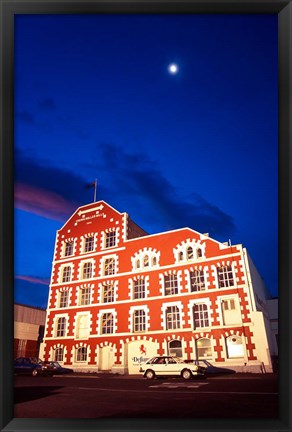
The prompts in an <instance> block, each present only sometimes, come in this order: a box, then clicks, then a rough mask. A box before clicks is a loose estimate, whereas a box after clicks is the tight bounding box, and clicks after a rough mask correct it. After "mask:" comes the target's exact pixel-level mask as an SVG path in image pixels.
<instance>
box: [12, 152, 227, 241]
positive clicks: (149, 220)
mask: <svg viewBox="0 0 292 432" xmlns="http://www.w3.org/2000/svg"><path fill="white" fill-rule="evenodd" d="M95 160H98V163H94V164H92V165H91V166H90V167H89V169H88V172H99V174H100V176H101V177H102V181H101V182H99V181H98V183H99V186H98V195H97V199H104V200H105V201H108V202H109V204H111V205H113V206H114V207H116V208H117V209H118V210H119V211H126V212H128V213H129V214H130V216H131V217H132V218H133V219H134V220H135V222H137V223H138V224H140V225H141V226H142V227H143V228H144V229H145V230H148V232H158V231H164V230H171V229H177V228H182V227H190V228H193V229H195V230H197V231H200V232H208V233H210V235H212V236H214V238H217V239H219V237H224V239H225V237H226V238H229V237H230V235H231V234H232V233H233V232H234V230H235V224H234V221H233V218H232V217H231V216H230V215H228V214H226V213H225V212H224V211H223V210H222V209H220V208H219V207H218V206H215V205H214V204H212V203H211V202H209V201H208V200H207V199H206V198H205V197H203V196H201V195H200V194H199V193H197V192H196V191H194V192H193V193H192V194H191V195H189V196H183V195H182V194H181V192H180V190H179V189H178V188H177V187H176V185H174V184H172V182H170V180H168V179H167V178H166V176H165V175H164V174H163V173H162V171H161V170H160V169H159V167H158V166H157V164H156V163H155V162H154V161H153V160H151V159H150V158H149V157H148V156H147V155H145V154H142V153H139V152H136V153H128V152H126V151H125V150H124V149H123V148H122V147H120V146H117V145H114V144H105V145H102V146H98V148H97V149H96V157H95ZM16 164H17V168H18V169H17V170H16V187H15V205H16V207H18V208H20V209H23V210H26V211H30V212H32V213H35V214H38V215H41V216H44V217H47V218H51V219H55V220H59V221H62V222H64V221H65V220H66V219H67V218H68V217H69V216H70V215H71V214H72V213H73V212H74V211H75V210H76V209H77V207H79V206H80V205H84V204H86V203H87V202H90V200H91V191H90V190H86V189H85V188H84V186H85V184H86V182H87V181H91V180H92V179H88V178H87V179H86V180H85V179H84V178H82V177H81V176H79V175H76V174H75V172H72V171H68V170H63V169H61V168H59V167H54V166H51V165H48V164H46V163H45V161H39V160H36V159H34V158H33V157H29V156H26V155H23V154H22V153H21V152H17V156H16ZM75 166H76V162H75ZM98 180H99V179H98Z"/></svg>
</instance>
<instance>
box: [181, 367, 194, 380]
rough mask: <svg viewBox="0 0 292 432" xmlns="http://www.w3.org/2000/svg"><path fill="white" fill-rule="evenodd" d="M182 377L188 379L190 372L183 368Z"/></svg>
mask: <svg viewBox="0 0 292 432" xmlns="http://www.w3.org/2000/svg"><path fill="white" fill-rule="evenodd" d="M181 375H182V377H183V379H185V380H189V379H191V377H192V372H191V371H190V370H189V369H184V370H183V371H182V373H181Z"/></svg>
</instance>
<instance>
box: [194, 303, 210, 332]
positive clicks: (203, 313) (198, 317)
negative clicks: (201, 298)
mask: <svg viewBox="0 0 292 432" xmlns="http://www.w3.org/2000/svg"><path fill="white" fill-rule="evenodd" d="M193 314H194V328H195V329H196V328H199V327H209V315H208V307H207V305H205V304H196V305H194V308H193Z"/></svg>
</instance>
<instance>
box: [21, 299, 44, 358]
mask: <svg viewBox="0 0 292 432" xmlns="http://www.w3.org/2000/svg"><path fill="white" fill-rule="evenodd" d="M45 322H46V311H45V309H42V308H37V307H32V306H26V305H21V304H15V305H14V358H16V357H39V348H40V343H41V342H42V340H43V335H44V329H45Z"/></svg>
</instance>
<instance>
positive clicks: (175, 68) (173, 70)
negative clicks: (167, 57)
mask: <svg viewBox="0 0 292 432" xmlns="http://www.w3.org/2000/svg"><path fill="white" fill-rule="evenodd" d="M168 72H169V73H170V74H172V75H175V74H177V73H178V65H177V64H176V63H171V64H170V65H169V66H168Z"/></svg>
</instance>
